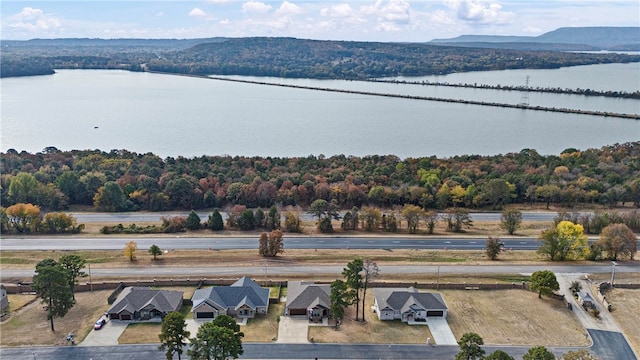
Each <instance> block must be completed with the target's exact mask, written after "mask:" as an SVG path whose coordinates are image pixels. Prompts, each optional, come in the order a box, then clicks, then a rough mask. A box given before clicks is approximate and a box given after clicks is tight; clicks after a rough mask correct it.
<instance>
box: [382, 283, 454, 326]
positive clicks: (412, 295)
mask: <svg viewBox="0 0 640 360" xmlns="http://www.w3.org/2000/svg"><path fill="white" fill-rule="evenodd" d="M373 291H374V297H375V300H374V304H373V311H375V312H376V313H377V314H378V319H380V320H401V321H402V322H414V321H426V320H427V317H441V318H446V317H447V310H448V309H447V306H446V305H445V303H444V300H443V299H442V296H441V295H440V294H436V293H421V292H419V291H418V289H416V288H414V287H413V286H412V287H409V288H407V289H404V288H376V289H374V290H373Z"/></svg>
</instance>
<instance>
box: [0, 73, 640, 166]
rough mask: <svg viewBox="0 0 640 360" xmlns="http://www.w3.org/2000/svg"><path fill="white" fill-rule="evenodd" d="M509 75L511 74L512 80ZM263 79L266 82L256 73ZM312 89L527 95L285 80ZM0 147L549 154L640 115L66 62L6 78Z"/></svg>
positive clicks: (487, 79) (489, 79)
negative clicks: (47, 71) (44, 72)
mask: <svg viewBox="0 0 640 360" xmlns="http://www.w3.org/2000/svg"><path fill="white" fill-rule="evenodd" d="M527 75H528V76H530V79H531V80H530V81H531V85H532V86H559V87H562V88H577V87H580V88H591V89H596V90H623V91H636V90H638V89H639V88H640V65H639V64H637V63H636V64H609V65H594V66H582V67H574V68H565V69H558V70H526V71H525V70H517V71H515V72H514V71H495V72H481V73H466V74H452V75H449V76H447V77H438V78H435V77H430V78H419V79H418V80H424V79H428V80H430V81H441V82H444V81H446V82H451V83H458V82H461V83H473V82H477V83H478V84H505V85H522V84H523V83H524V79H525V78H526V76H527ZM508 79H511V80H508ZM261 80H264V79H261ZM269 81H274V82H288V83H298V84H304V85H309V86H318V87H330V88H344V89H357V90H364V91H373V92H388V93H401V94H416V93H417V94H420V95H424V96H438V97H452V98H456V99H458V98H463V99H480V100H489V101H496V102H505V103H518V102H519V101H520V99H521V97H522V96H523V95H524V94H522V93H520V92H514V91H491V90H474V89H459V88H449V87H433V86H419V85H408V84H407V85H398V84H377V83H366V82H353V81H320V80H289V79H287V80H285V79H269ZM0 86H1V91H2V97H1V98H2V102H1V106H2V107H1V124H0V125H1V128H0V142H1V149H2V151H7V150H8V149H16V150H18V151H21V150H26V151H29V152H38V151H41V150H42V149H44V148H45V147H47V146H55V147H57V148H59V149H62V150H72V149H100V150H104V151H110V150H112V149H127V150H130V151H135V152H139V153H146V152H153V153H155V154H158V155H160V156H162V157H166V156H174V157H175V156H180V155H182V156H187V157H192V156H200V155H221V154H230V155H262V156H306V155H309V154H315V155H319V154H324V155H327V156H330V155H335V154H345V155H356V156H363V155H370V154H394V155H397V156H399V157H401V158H405V157H419V156H430V155H436V156H453V155H462V154H483V155H491V154H498V153H507V152H517V151H520V150H521V149H523V148H534V149H537V150H538V151H539V152H540V153H543V154H557V153H559V152H561V151H562V150H564V149H566V148H569V147H574V148H580V149H584V148H592V147H601V146H604V145H610V144H614V143H622V142H627V141H638V140H640V121H636V120H628V119H618V118H611V117H608V118H605V117H598V116H585V115H575V114H560V113H550V112H538V111H531V110H521V109H505V108H496V107H483V106H475V105H462V104H451V103H443V102H430V101H418V100H407V99H396V98H381V97H374V96H364V95H353V94H344V93H331V92H320V91H313V90H302V89H293V88H282V87H272V86H265V85H252V84H243V83H233V82H227V81H220V80H210V79H202V78H190V77H182V76H172V75H158V74H149V73H132V72H126V71H103V70H59V71H57V73H56V74H55V75H52V76H38V77H25V78H7V79H2V80H1V81H0ZM529 99H530V102H531V104H532V105H543V106H561V107H567V108H577V109H587V110H600V111H610V112H625V113H635V114H639V113H640V101H638V100H622V99H607V98H594V97H583V96H570V95H549V94H537V93H536V94H534V93H531V94H529Z"/></svg>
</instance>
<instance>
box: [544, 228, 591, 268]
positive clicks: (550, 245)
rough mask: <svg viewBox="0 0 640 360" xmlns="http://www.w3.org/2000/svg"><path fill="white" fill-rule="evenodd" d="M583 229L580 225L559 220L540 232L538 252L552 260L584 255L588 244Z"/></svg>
mask: <svg viewBox="0 0 640 360" xmlns="http://www.w3.org/2000/svg"><path fill="white" fill-rule="evenodd" d="M583 229H584V228H583V227H582V225H579V224H574V223H572V222H570V221H566V220H565V221H560V222H559V223H558V225H557V226H556V227H552V228H550V229H547V230H545V231H543V232H542V234H540V236H539V237H538V239H539V240H540V247H539V248H538V253H540V254H543V255H546V256H548V257H549V259H550V260H552V261H564V260H570V259H580V258H583V257H585V256H586V255H587V254H588V253H589V246H588V244H587V236H586V235H584V233H583V232H584V230H583Z"/></svg>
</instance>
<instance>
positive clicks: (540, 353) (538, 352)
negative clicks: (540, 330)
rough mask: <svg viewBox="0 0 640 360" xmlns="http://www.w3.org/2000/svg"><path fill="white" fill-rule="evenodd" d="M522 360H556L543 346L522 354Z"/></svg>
mask: <svg viewBox="0 0 640 360" xmlns="http://www.w3.org/2000/svg"><path fill="white" fill-rule="evenodd" d="M522 360H556V356H555V355H553V353H552V352H551V351H549V350H547V348H546V347H544V346H534V347H532V348H531V349H529V351H527V353H526V354H524V356H523V357H522Z"/></svg>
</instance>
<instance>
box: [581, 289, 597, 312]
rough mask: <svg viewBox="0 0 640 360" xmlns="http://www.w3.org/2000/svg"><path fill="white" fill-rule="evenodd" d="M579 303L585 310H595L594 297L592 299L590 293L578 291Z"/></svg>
mask: <svg viewBox="0 0 640 360" xmlns="http://www.w3.org/2000/svg"><path fill="white" fill-rule="evenodd" d="M578 302H579V303H580V305H582V307H584V308H585V309H586V308H594V307H595V306H596V302H595V301H594V300H593V297H591V295H589V293H588V292H585V291H578Z"/></svg>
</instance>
